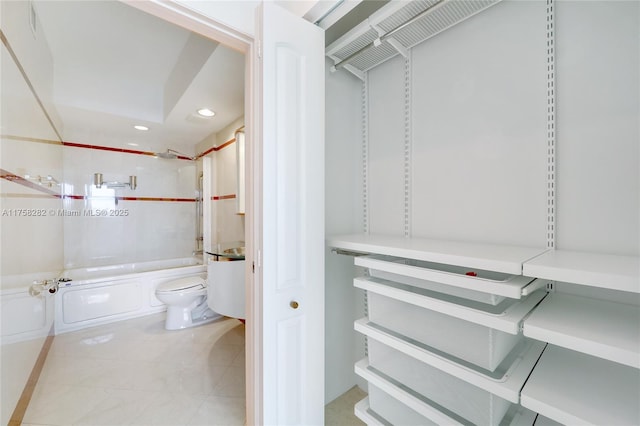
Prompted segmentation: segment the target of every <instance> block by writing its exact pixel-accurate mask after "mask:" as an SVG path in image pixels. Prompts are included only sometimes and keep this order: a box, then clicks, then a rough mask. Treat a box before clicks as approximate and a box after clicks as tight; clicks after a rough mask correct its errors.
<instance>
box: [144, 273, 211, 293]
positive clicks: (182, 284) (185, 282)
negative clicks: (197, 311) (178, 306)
mask: <svg viewBox="0 0 640 426" xmlns="http://www.w3.org/2000/svg"><path fill="white" fill-rule="evenodd" d="M204 288H206V281H205V279H204V278H202V277H198V276H196V277H186V278H180V279H177V280H173V281H169V282H166V283H162V284H160V285H159V286H158V287H157V288H156V292H158V293H177V292H183V291H197V290H202V289H204Z"/></svg>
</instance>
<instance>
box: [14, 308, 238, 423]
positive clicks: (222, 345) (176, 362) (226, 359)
mask: <svg viewBox="0 0 640 426" xmlns="http://www.w3.org/2000/svg"><path fill="white" fill-rule="evenodd" d="M244 381H245V374H244V325H243V324H242V323H241V322H240V321H238V320H234V319H224V320H220V321H216V322H213V323H210V324H207V325H203V326H199V327H194V328H190V329H186V330H178V331H167V330H165V329H164V313H163V314H156V315H150V316H146V317H143V318H137V319H132V320H128V321H122V322H118V323H114V324H109V325H104V326H99V327H94V328H91V329H86V330H82V331H78V332H73V333H66V334H62V335H59V336H56V337H55V339H54V341H53V345H52V347H51V350H50V352H49V355H48V357H47V360H46V362H45V365H44V368H43V370H42V374H41V375H40V380H39V381H38V385H37V386H36V389H35V391H34V394H33V397H32V399H31V403H30V404H29V407H28V409H27V412H26V413H25V417H24V422H23V425H65V426H67V425H96V426H97V425H110V426H114V425H171V426H178V425H225V426H231V425H244V423H245V386H244Z"/></svg>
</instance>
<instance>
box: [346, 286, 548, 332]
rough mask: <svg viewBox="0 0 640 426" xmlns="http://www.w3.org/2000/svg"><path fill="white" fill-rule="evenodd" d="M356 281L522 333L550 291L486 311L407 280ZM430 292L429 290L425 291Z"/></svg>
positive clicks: (412, 301) (443, 311) (406, 299)
mask: <svg viewBox="0 0 640 426" xmlns="http://www.w3.org/2000/svg"><path fill="white" fill-rule="evenodd" d="M353 285H354V286H355V287H356V288H360V289H362V290H367V291H371V292H373V293H377V294H380V295H382V296H386V297H389V298H392V299H395V300H399V301H402V302H405V303H410V304H412V305H415V306H419V307H422V308H425V309H429V310H431V311H435V312H438V313H441V314H444V315H448V316H451V317H454V318H458V319H462V320H465V321H470V322H473V323H476V324H478V325H482V326H485V327H489V328H492V329H495V330H500V331H504V332H505V333H509V334H518V333H520V323H521V322H522V319H523V318H524V317H525V316H526V315H527V314H528V313H529V312H530V311H531V310H532V309H533V308H534V307H535V306H536V305H537V304H538V303H539V302H540V301H541V300H542V299H544V297H545V296H546V295H547V293H546V292H544V291H538V292H536V293H534V294H532V295H531V296H529V297H527V298H526V299H524V300H523V301H520V302H513V303H512V304H510V305H509V306H508V307H507V308H506V309H505V310H504V311H502V312H498V313H492V312H486V311H482V310H480V309H476V308H473V307H471V306H474V305H475V306H477V305H480V304H479V303H475V304H473V303H471V302H470V303H469V305H468V306H464V305H461V304H459V303H452V302H450V301H447V300H446V299H445V300H443V299H441V298H434V297H429V296H427V295H424V294H418V293H416V292H415V291H419V289H414V290H413V291H411V288H410V287H409V286H407V285H403V284H394V283H391V282H389V281H384V280H377V279H374V278H369V279H367V278H356V279H354V280H353ZM423 293H427V291H423Z"/></svg>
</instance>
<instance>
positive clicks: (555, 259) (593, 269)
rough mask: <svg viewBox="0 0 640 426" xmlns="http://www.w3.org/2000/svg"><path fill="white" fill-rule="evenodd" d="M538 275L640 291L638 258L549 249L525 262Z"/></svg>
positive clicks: (525, 267)
mask: <svg viewBox="0 0 640 426" xmlns="http://www.w3.org/2000/svg"><path fill="white" fill-rule="evenodd" d="M523 273H524V274H525V275H530V276H534V277H538V278H545V279H549V280H554V281H565V282H570V283H575V284H583V285H588V286H594V287H600V288H607V289H611V290H621V291H628V292H632V293H640V257H637V256H614V255H605V254H593V253H582V252H575V251H564V250H555V251H548V252H546V253H544V254H542V255H541V256H538V257H536V258H535V259H532V260H529V261H528V262H526V263H525V264H524V268H523Z"/></svg>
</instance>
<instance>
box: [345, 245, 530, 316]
mask: <svg viewBox="0 0 640 426" xmlns="http://www.w3.org/2000/svg"><path fill="white" fill-rule="evenodd" d="M354 262H355V264H356V265H358V266H362V267H365V268H369V274H370V275H371V276H372V277H376V278H381V279H385V280H389V281H394V282H397V283H402V284H408V285H411V286H414V287H419V288H424V289H427V290H432V291H436V292H439V293H444V294H448V295H451V296H456V297H461V298H464V299H468V300H473V301H476V302H480V303H485V304H489V305H497V304H499V303H500V302H502V301H503V300H505V298H512V299H520V297H521V295H522V289H523V288H524V287H526V286H527V285H528V284H529V283H531V282H532V281H533V280H534V279H533V278H530V277H524V276H522V275H510V274H504V273H500V272H493V271H485V270H481V269H476V268H464V267H460V266H453V265H444V264H440V263H433V262H425V261H421V260H412V259H404V258H397V257H391V256H381V255H370V256H361V257H356V258H355V260H354Z"/></svg>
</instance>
